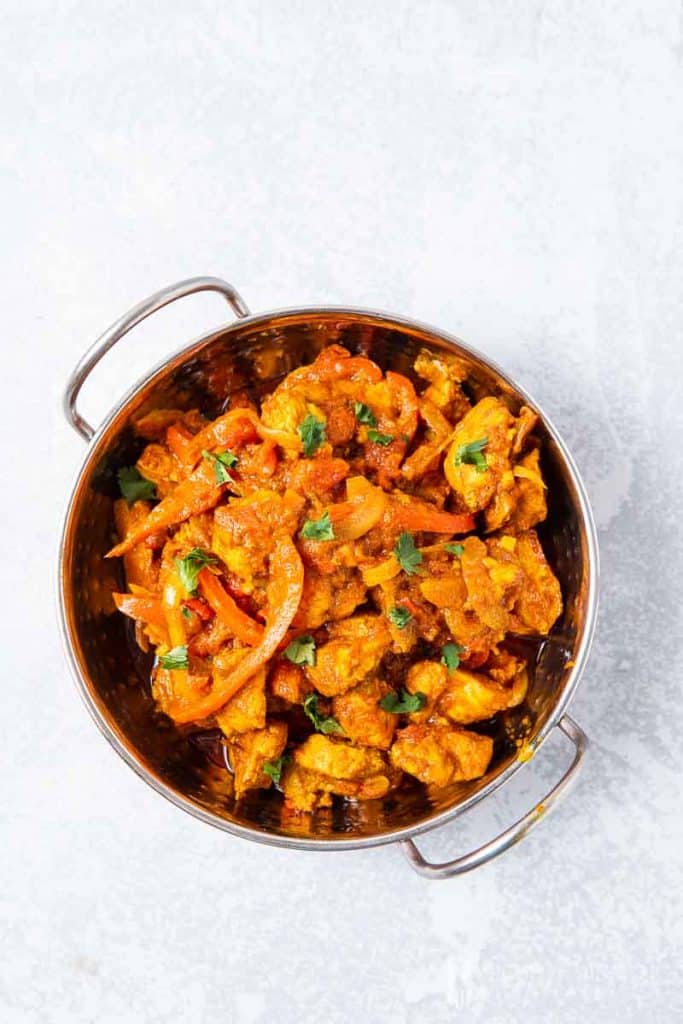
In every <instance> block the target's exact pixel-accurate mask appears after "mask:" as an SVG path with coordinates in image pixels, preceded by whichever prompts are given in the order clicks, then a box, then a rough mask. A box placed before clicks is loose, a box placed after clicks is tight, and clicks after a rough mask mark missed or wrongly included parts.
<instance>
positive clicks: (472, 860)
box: [401, 715, 588, 878]
mask: <svg viewBox="0 0 683 1024" xmlns="http://www.w3.org/2000/svg"><path fill="white" fill-rule="evenodd" d="M558 725H559V728H560V729H561V730H562V732H563V733H564V734H565V736H567V737H568V738H569V739H570V740H571V741H572V743H573V744H574V758H573V760H572V763H571V764H570V765H569V768H568V769H567V771H566V772H565V773H564V775H563V776H562V778H561V779H560V781H559V782H558V783H557V784H556V785H555V786H553V788H552V789H551V790H550V792H549V793H548V794H547V795H546V796H544V797H543V799H542V800H541V801H540V802H539V803H538V804H536V806H535V807H534V808H532V810H530V811H528V812H527V814H525V815H524V817H522V818H520V819H519V821H517V822H515V824H514V825H511V826H510V828H508V829H506V830H505V831H504V832H501V833H500V835H498V836H496V837H495V839H491V840H490V841H489V842H488V843H484V845H483V846H480V847H479V849H478V850H473V851H472V853H466V854H464V855H463V856H461V857H456V858H455V860H448V861H445V862H444V863H443V864H432V863H430V861H428V860H425V858H424V857H423V856H422V854H421V853H420V851H419V850H418V848H417V846H416V845H415V843H414V842H413V840H412V839H404V840H402V841H401V846H402V847H403V852H404V853H405V855H406V857H407V858H408V860H409V862H410V865H411V867H412V868H414V870H415V871H417V873H418V874H420V875H424V877H425V878H450V877H451V875H463V874H464V873H465V872H466V871H472V869H473V868H478V867H480V866H481V865H482V864H486V863H487V862H488V861H490V860H493V858H494V857H497V856H498V855H499V854H500V853H503V851H504V850H507V849H509V847H511V846H514V844H515V843H518V842H519V841H520V839H523V838H524V836H525V835H526V834H527V833H528V832H530V831H531V829H532V828H534V827H535V826H536V825H537V824H538V823H539V821H540V820H541V818H543V817H545V815H546V814H547V812H548V811H549V810H550V809H551V807H553V806H554V805H555V804H556V803H557V801H558V800H559V799H560V797H561V796H562V795H563V794H564V793H565V792H566V791H567V790H568V789H569V787H570V786H571V785H572V783H573V782H575V781H576V777H577V775H578V772H579V768H580V765H581V760H582V758H583V755H584V754H585V752H586V749H587V747H588V737H587V736H586V734H585V732H584V731H583V729H581V728H580V727H579V726H578V725H577V724H576V722H575V721H574V719H573V718H570V717H569V715H564V717H563V718H561V719H560V721H559V723H558Z"/></svg>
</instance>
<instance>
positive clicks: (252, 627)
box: [199, 569, 263, 647]
mask: <svg viewBox="0 0 683 1024" xmlns="http://www.w3.org/2000/svg"><path fill="white" fill-rule="evenodd" d="M199 589H200V590H201V593H202V597H203V598H204V599H205V600H206V601H207V602H208V604H209V605H210V607H211V608H213V610H214V611H215V613H216V615H217V616H218V618H219V619H220V620H221V622H224V623H225V625H226V626H227V627H228V629H229V630H230V631H231V633H232V634H233V635H234V636H236V637H237V638H238V639H239V640H243V641H244V643H245V644H249V646H250V647H257V646H258V645H259V644H260V643H261V641H262V640H263V626H262V625H261V623H260V622H256V620H255V619H252V618H251V616H249V615H247V613H246V612H243V611H242V609H241V608H240V606H239V605H238V604H237V602H236V601H235V600H234V599H233V598H232V597H231V596H230V594H229V593H228V592H227V590H226V589H225V587H223V586H222V584H221V582H220V580H219V579H218V578H217V577H216V576H214V574H213V573H212V572H209V570H208V569H202V570H201V572H200V573H199Z"/></svg>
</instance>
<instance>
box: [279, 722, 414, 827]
mask: <svg viewBox="0 0 683 1024" xmlns="http://www.w3.org/2000/svg"><path fill="white" fill-rule="evenodd" d="M397 779H398V775H397V773H396V771H394V770H392V769H391V767H390V766H389V765H388V764H387V762H386V760H385V758H384V755H383V754H382V753H381V752H380V751H379V750H373V749H371V748H369V747H356V746H353V745H352V744H351V743H346V742H345V741H343V740H333V739H330V738H329V737H328V736H322V735H320V734H318V733H315V734H314V735H313V736H309V737H308V739H307V740H305V741H304V742H303V743H302V744H301V746H299V747H298V748H297V749H296V750H295V751H294V763H293V764H292V765H290V766H289V767H287V768H286V769H285V772H284V774H283V777H282V789H283V792H284V794H285V799H286V800H287V802H288V804H289V805H290V806H291V807H293V808H296V809H298V810H301V811H311V810H313V809H314V808H315V807H317V806H318V805H323V806H324V805H325V804H329V799H327V800H326V799H325V796H324V794H332V793H336V794H338V795H339V796H345V797H347V799H353V800H372V799H376V798H378V797H382V796H385V795H386V794H387V793H388V792H389V790H390V789H391V788H392V786H394V785H395V784H396V782H397Z"/></svg>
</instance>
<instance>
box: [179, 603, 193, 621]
mask: <svg viewBox="0 0 683 1024" xmlns="http://www.w3.org/2000/svg"><path fill="white" fill-rule="evenodd" d="M180 614H181V615H182V617H183V618H184V619H191V618H192V609H191V608H188V607H187V605H186V604H184V605H183V607H182V608H181V609H180Z"/></svg>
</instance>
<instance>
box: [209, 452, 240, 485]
mask: <svg viewBox="0 0 683 1024" xmlns="http://www.w3.org/2000/svg"><path fill="white" fill-rule="evenodd" d="M202 456H203V457H204V458H205V459H206V461H207V462H213V472H214V476H215V477H216V483H217V484H234V482H235V481H234V480H233V478H232V477H231V476H230V474H229V473H228V469H232V468H233V466H236V465H237V456H236V455H235V453H234V452H231V451H224V452H208V451H207V450H206V448H203V449H202Z"/></svg>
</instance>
